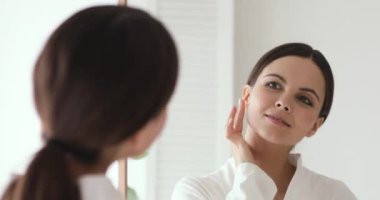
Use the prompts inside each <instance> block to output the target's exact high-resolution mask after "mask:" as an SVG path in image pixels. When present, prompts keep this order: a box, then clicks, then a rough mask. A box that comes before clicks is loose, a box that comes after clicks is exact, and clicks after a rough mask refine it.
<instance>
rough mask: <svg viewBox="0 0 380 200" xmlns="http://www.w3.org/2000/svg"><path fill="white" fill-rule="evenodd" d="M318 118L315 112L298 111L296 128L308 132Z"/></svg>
mask: <svg viewBox="0 0 380 200" xmlns="http://www.w3.org/2000/svg"><path fill="white" fill-rule="evenodd" d="M317 117H318V114H317V112H315V111H300V112H299V114H298V115H297V118H296V120H297V122H296V123H297V124H298V125H299V126H298V127H299V128H300V129H302V130H303V131H309V130H310V129H311V128H313V125H314V123H315V121H316V119H317Z"/></svg>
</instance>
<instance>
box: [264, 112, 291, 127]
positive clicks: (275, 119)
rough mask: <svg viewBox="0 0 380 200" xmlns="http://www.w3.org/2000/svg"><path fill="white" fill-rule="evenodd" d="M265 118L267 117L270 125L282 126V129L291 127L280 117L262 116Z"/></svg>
mask: <svg viewBox="0 0 380 200" xmlns="http://www.w3.org/2000/svg"><path fill="white" fill-rule="evenodd" d="M264 116H265V117H267V118H268V119H269V120H270V121H271V122H272V123H274V124H276V125H279V126H284V127H291V126H290V124H289V123H287V122H286V121H285V120H283V119H282V118H280V117H276V116H273V115H267V114H264Z"/></svg>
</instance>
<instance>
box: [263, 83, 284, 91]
mask: <svg viewBox="0 0 380 200" xmlns="http://www.w3.org/2000/svg"><path fill="white" fill-rule="evenodd" d="M265 87H269V88H271V89H274V90H280V89H282V87H281V85H280V84H279V83H277V82H274V81H271V82H268V83H266V84H265Z"/></svg>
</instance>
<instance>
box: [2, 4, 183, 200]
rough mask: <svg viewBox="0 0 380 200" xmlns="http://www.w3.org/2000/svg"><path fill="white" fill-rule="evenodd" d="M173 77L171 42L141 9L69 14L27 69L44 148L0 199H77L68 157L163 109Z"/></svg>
mask: <svg viewBox="0 0 380 200" xmlns="http://www.w3.org/2000/svg"><path fill="white" fill-rule="evenodd" d="M177 74H178V57H177V53H176V48H175V44H174V41H173V39H172V38H171V36H170V34H169V33H168V32H167V30H166V29H165V28H164V26H163V25H162V24H161V23H160V22H159V21H157V20H156V19H154V18H153V17H151V16H150V15H149V14H147V13H145V12H143V11H141V10H138V9H132V8H128V7H119V6H98V7H91V8H87V9H84V10H81V11H79V12H78V13H76V14H74V15H73V16H71V17H70V18H69V19H67V20H66V21H65V22H63V24H61V25H60V26H59V27H58V28H57V30H56V31H55V32H54V33H53V34H52V35H51V37H50V38H49V39H48V41H47V43H46V45H45V47H44V49H43V50H42V53H41V54H40V56H39V58H38V60H37V62H36V65H35V69H34V98H35V104H36V108H37V112H38V114H39V116H40V118H41V121H42V124H43V130H44V133H43V135H44V138H45V139H47V140H48V142H47V145H45V146H44V147H42V149H41V150H40V151H39V152H38V153H37V154H36V156H35V158H34V159H33V161H32V162H31V164H30V166H29V167H28V169H27V171H26V173H25V175H23V176H22V177H21V178H18V179H16V180H15V181H14V182H13V183H12V184H10V185H9V187H8V190H7V191H6V193H5V194H4V196H3V199H10V198H12V197H15V196H19V198H17V199H22V200H26V199H28V200H43V199H49V200H50V199H54V200H60V199H62V200H64V199H65V200H67V199H70V200H74V199H80V193H79V188H78V185H77V178H78V177H75V175H73V174H72V173H71V171H70V162H69V161H68V159H71V160H72V159H74V160H75V162H78V163H81V164H83V165H93V164H95V163H96V162H97V161H98V158H99V153H100V152H101V150H102V149H103V148H105V147H107V146H110V145H114V144H118V143H120V142H122V141H123V140H125V139H128V138H129V137H131V136H132V135H134V134H135V133H136V132H137V131H138V130H139V129H140V128H142V127H143V126H144V125H145V124H146V123H147V122H148V121H149V120H151V119H153V118H154V117H156V116H157V115H158V114H159V113H160V111H161V110H162V109H163V108H164V107H165V106H166V104H167V103H168V101H169V99H170V97H171V96H172V94H173V91H174V88H175V85H176V81H177ZM17 188H21V189H19V190H18V189H17ZM15 191H19V192H15Z"/></svg>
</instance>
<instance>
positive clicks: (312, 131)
mask: <svg viewBox="0 0 380 200" xmlns="http://www.w3.org/2000/svg"><path fill="white" fill-rule="evenodd" d="M324 121H325V118H323V117H319V118H318V119H317V120H316V121H315V122H314V124H313V127H312V128H311V129H310V131H309V132H308V133H307V134H306V137H311V136H313V135H314V134H315V133H316V132H317V130H318V129H319V127H321V126H322V124H323V122H324Z"/></svg>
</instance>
